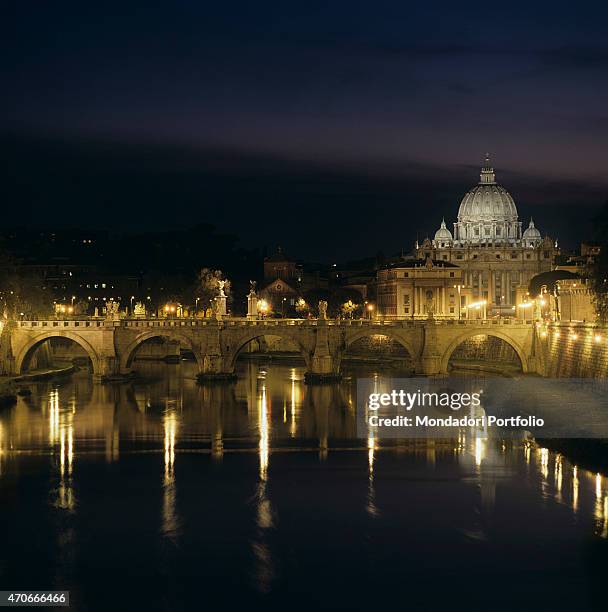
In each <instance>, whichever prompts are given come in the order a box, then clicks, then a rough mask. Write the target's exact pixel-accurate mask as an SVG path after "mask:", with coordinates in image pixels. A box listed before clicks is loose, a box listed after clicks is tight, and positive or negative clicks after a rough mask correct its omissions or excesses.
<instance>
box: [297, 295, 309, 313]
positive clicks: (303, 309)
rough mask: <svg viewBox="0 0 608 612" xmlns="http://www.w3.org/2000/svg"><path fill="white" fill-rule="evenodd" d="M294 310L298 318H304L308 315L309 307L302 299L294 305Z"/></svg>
mask: <svg viewBox="0 0 608 612" xmlns="http://www.w3.org/2000/svg"><path fill="white" fill-rule="evenodd" d="M295 310H296V312H297V313H298V315H299V316H300V317H306V316H308V314H309V313H310V306H309V305H308V304H307V303H306V300H305V299H304V298H300V299H299V300H298V301H297V302H296V305H295Z"/></svg>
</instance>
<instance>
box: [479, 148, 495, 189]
mask: <svg viewBox="0 0 608 612" xmlns="http://www.w3.org/2000/svg"><path fill="white" fill-rule="evenodd" d="M479 184H480V185H495V184H496V175H495V174H494V168H492V163H491V162H490V154H489V153H486V158H485V160H484V163H483V166H482V167H481V174H480V176H479Z"/></svg>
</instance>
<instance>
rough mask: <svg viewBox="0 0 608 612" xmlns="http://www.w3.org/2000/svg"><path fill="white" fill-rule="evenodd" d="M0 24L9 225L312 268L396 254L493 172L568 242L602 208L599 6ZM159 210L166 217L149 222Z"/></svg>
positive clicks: (64, 9)
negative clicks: (29, 222)
mask: <svg viewBox="0 0 608 612" xmlns="http://www.w3.org/2000/svg"><path fill="white" fill-rule="evenodd" d="M3 14H4V16H6V19H4V18H3V22H4V25H3V28H2V39H3V46H4V47H5V48H4V50H3V51H2V53H1V54H0V67H1V69H2V75H3V76H2V83H3V88H2V90H3V92H2V95H1V96H0V110H1V119H0V121H1V125H0V130H1V133H2V141H3V142H2V144H3V146H2V149H1V151H2V152H1V159H0V161H1V162H2V164H3V166H4V170H5V172H7V176H6V180H5V181H3V184H4V185H3V187H2V191H3V200H5V201H7V202H8V204H9V205H8V206H7V207H6V209H5V210H6V211H7V212H6V213H4V215H3V216H4V222H5V223H18V222H19V221H20V220H23V216H24V214H25V215H27V217H28V218H30V219H35V221H33V222H34V223H37V222H39V221H40V217H41V216H43V217H44V216H45V215H44V212H45V211H46V210H48V207H49V206H51V207H52V208H53V210H56V211H59V215H58V216H59V220H60V221H61V223H63V224H66V225H74V224H75V219H74V217H75V216H78V223H79V224H84V223H86V224H88V225H94V226H108V227H111V228H112V229H137V228H139V227H141V228H142V229H146V228H147V227H157V226H161V227H162V226H164V225H176V226H179V225H185V224H188V223H193V222H196V221H202V220H206V221H211V222H215V223H216V224H217V225H218V226H219V227H220V229H222V230H224V231H226V230H232V231H234V232H235V233H237V234H239V235H241V236H243V242H244V243H245V244H259V245H263V244H266V245H269V246H272V245H275V244H277V243H282V244H283V245H284V246H285V247H286V248H288V246H290V247H291V248H290V250H292V251H295V252H296V254H299V255H302V256H306V257H314V256H315V254H318V256H319V257H321V258H333V257H340V258H342V257H343V256H351V255H356V254H357V252H358V251H359V248H361V250H362V251H365V253H362V254H366V253H367V252H369V251H372V252H375V251H376V250H378V249H383V250H385V251H386V252H391V251H394V250H398V249H400V248H401V247H404V248H409V247H410V246H411V243H412V241H413V240H414V239H415V237H416V232H421V233H424V232H427V231H432V230H434V229H435V227H436V226H438V224H439V222H440V220H441V216H442V215H446V220H447V221H448V222H452V221H453V220H454V218H455V215H456V212H457V209H458V204H459V201H460V197H461V196H462V194H463V193H464V191H466V190H467V189H468V188H469V187H470V186H471V185H472V184H474V183H475V182H476V180H477V174H478V170H477V167H478V165H479V163H480V161H481V159H482V156H483V153H485V152H486V151H489V152H491V153H492V155H493V158H494V162H495V166H496V168H497V172H498V177H499V181H500V182H501V183H502V184H504V186H506V187H507V188H508V189H510V191H511V192H512V194H513V196H514V197H515V199H516V202H517V204H518V207H519V212H520V216H521V217H528V216H529V215H530V214H533V215H534V216H535V217H536V219H537V224H538V225H539V226H540V228H541V230H543V231H546V232H548V233H550V234H553V235H558V236H559V237H561V238H562V239H563V240H564V241H566V243H568V242H569V243H571V244H574V243H575V242H576V241H577V240H578V239H579V238H583V237H585V236H586V235H587V234H588V233H589V232H590V231H591V226H590V225H589V224H588V220H589V218H590V217H591V216H592V215H593V212H594V209H596V208H597V207H598V206H599V205H600V204H601V203H602V202H603V201H604V200H605V199H606V198H608V176H607V174H606V168H607V163H606V162H607V157H608V156H607V144H606V143H607V140H608V139H607V135H608V110H607V109H608V78H607V76H608V42H607V41H608V26H607V25H606V24H607V22H608V19H607V17H608V9H607V8H606V6H605V5H602V4H601V3H573V2H568V3H560V2H551V3H545V2H527V3H513V2H511V3H504V2H503V3H490V2H484V3H478V2H475V3H458V2H445V3H444V2H427V3H406V2H397V1H394V2H384V1H375V2H373V3H370V2H353V1H350V2H340V1H332V2H326V1H325V2H306V3H286V2H261V3H252V2H222V3H215V4H211V3H207V2H200V1H192V2H165V3H155V2H145V3H141V4H139V3H133V2H129V3H125V2H119V3H114V2H103V3H102V2H96V3H93V2H90V3H87V2H79V3H70V2H59V3H49V2H25V1H20V2H10V3H9V5H8V10H6V9H5V10H4V11H3ZM3 208H4V206H3ZM99 210H103V211H104V212H105V213H106V214H105V216H103V217H101V218H100V216H99V214H98V212H99ZM153 210H158V211H159V212H160V211H165V212H169V213H171V214H170V215H169V217H170V218H169V219H166V220H164V221H159V220H158V219H154V218H152V217H153V215H146V218H142V217H141V215H140V214H139V213H141V212H142V211H147V212H152V211H153ZM93 211H95V214H93ZM55 220H57V217H55ZM311 236H312V240H311ZM341 256H342V257H341Z"/></svg>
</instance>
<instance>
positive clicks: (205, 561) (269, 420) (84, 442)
mask: <svg viewBox="0 0 608 612" xmlns="http://www.w3.org/2000/svg"><path fill="white" fill-rule="evenodd" d="M139 368H140V370H141V372H142V374H143V375H144V378H143V379H142V380H141V381H139V382H136V383H129V384H124V385H97V384H93V382H92V381H91V380H90V378H89V377H88V376H87V374H86V373H85V372H81V373H79V374H77V375H75V376H74V377H72V378H69V379H66V380H63V381H61V382H59V383H58V382H40V383H36V384H35V385H32V391H33V394H32V396H30V397H25V398H19V400H18V403H17V405H16V406H15V407H13V408H10V409H6V410H3V411H2V412H1V413H0V499H1V501H2V504H1V506H0V525H1V526H2V527H1V528H2V535H3V537H2V546H1V547H0V589H1V590H7V589H39V590H40V589H53V590H58V589H68V590H70V591H71V600H72V609H75V610H104V611H105V610H111V609H116V610H129V609H131V610H192V609H207V608H210V607H211V608H213V609H222V610H224V609H228V610H239V609H249V610H279V609H280V610H284V609H288V610H315V609H344V610H372V609H382V608H388V607H389V606H390V607H391V608H395V607H396V608H397V609H412V610H446V609H458V610H460V609H467V610H482V609H483V610H486V609H494V610H497V609H498V610H502V609H504V610H512V609H519V610H545V609H547V610H572V609H576V610H591V609H604V608H605V607H606V601H605V599H606V595H605V587H604V577H605V570H606V567H607V565H606V559H608V548H607V540H606V538H607V536H608V498H607V488H608V480H607V479H606V478H605V477H604V476H603V475H601V474H599V475H598V474H592V473H589V472H587V471H585V470H582V469H580V468H577V467H575V466H573V465H571V464H570V463H569V462H568V461H567V459H566V458H564V457H562V456H561V455H559V454H556V453H553V452H549V451H548V450H546V449H542V448H539V447H537V446H536V445H534V444H531V443H528V442H525V441H515V442H513V441H502V440H492V439H490V440H488V439H484V438H480V437H478V436H477V435H476V434H475V432H471V431H463V432H462V433H461V435H460V436H459V438H458V439H456V440H414V441H406V440H391V441H386V442H383V441H378V440H373V439H370V440H358V439H356V419H355V412H354V410H355V405H356V402H355V397H354V393H355V379H356V377H357V376H359V375H367V374H369V373H370V369H369V368H363V367H357V368H354V369H351V370H350V378H347V380H345V381H344V382H343V383H342V384H341V385H337V386H322V387H307V386H305V385H304V383H303V369H302V368H300V367H291V366H289V365H281V364H280V362H279V363H276V362H271V363H269V364H263V363H259V362H243V363H242V364H239V368H240V378H239V381H238V382H237V383H236V384H234V385H220V386H209V387H200V386H197V385H196V383H195V380H194V369H193V364H189V363H186V362H184V363H182V364H181V365H161V364H153V363H146V364H141V365H140V366H139Z"/></svg>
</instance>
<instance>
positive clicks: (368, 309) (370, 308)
mask: <svg viewBox="0 0 608 612" xmlns="http://www.w3.org/2000/svg"><path fill="white" fill-rule="evenodd" d="M367 312H369V320H370V321H371V320H372V313H373V312H374V305H373V304H368V305H367Z"/></svg>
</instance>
